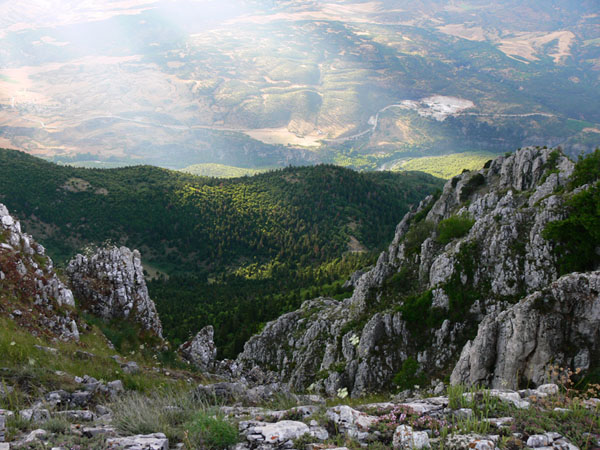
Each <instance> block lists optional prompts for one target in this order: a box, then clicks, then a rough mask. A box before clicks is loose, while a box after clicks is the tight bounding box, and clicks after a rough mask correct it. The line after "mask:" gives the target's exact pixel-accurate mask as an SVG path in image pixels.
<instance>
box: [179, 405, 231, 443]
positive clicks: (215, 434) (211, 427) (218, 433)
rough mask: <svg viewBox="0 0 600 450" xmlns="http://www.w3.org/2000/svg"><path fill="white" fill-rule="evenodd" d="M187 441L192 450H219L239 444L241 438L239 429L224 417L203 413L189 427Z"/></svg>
mask: <svg viewBox="0 0 600 450" xmlns="http://www.w3.org/2000/svg"><path fill="white" fill-rule="evenodd" d="M186 440H187V442H186V443H187V445H188V446H190V448H204V449H207V450H219V449H225V448H228V447H230V446H233V445H235V444H237V442H238V441H239V437H238V430H237V428H236V427H235V426H234V425H233V424H231V423H230V422H228V421H227V420H225V419H224V418H223V417H222V416H220V415H215V416H212V415H210V414H208V413H207V412H201V413H198V415H197V416H196V417H195V419H194V421H193V422H192V423H191V424H190V425H189V427H188V432H187V438H186Z"/></svg>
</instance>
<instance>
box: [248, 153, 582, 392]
mask: <svg viewBox="0 0 600 450" xmlns="http://www.w3.org/2000/svg"><path fill="white" fill-rule="evenodd" d="M572 171H573V163H572V162H571V161H569V160H568V159H567V158H566V157H564V156H562V155H560V154H558V153H556V154H553V153H552V150H548V149H530V148H527V149H523V150H520V151H518V152H517V153H515V154H513V155H511V156H508V157H504V156H503V157H499V158H497V159H496V160H494V161H492V162H490V163H489V164H487V165H486V167H485V168H483V169H482V170H480V171H477V172H465V173H463V174H461V175H459V176H457V177H455V178H453V179H452V180H449V181H448V182H447V183H446V185H445V186H444V189H443V192H442V193H441V195H440V196H439V198H437V199H434V198H433V197H428V198H427V199H425V200H423V201H422V202H421V204H420V205H419V206H418V207H417V208H416V209H415V210H413V211H411V212H409V213H407V214H406V216H405V217H404V218H403V220H402V221H401V222H400V224H399V225H398V226H397V228H396V234H395V236H394V238H393V240H392V242H391V244H390V246H389V248H388V250H387V251H385V252H383V253H382V254H381V255H380V257H379V259H378V261H377V263H376V265H375V266H374V267H373V268H372V269H371V270H369V271H367V272H366V273H364V274H362V275H361V276H360V277H359V278H358V279H357V278H356V277H354V278H353V279H352V280H351V281H350V284H352V285H353V286H354V287H355V289H354V292H353V294H352V296H351V297H350V298H348V299H345V300H343V301H341V302H340V301H336V300H332V299H327V298H320V299H315V300H309V301H307V302H305V303H304V304H303V305H302V306H301V308H300V309H299V310H297V311H294V312H291V313H289V314H286V315H284V316H281V317H280V318H279V319H277V320H275V321H273V322H271V323H269V324H267V326H266V327H265V328H264V330H263V332H262V333H261V334H260V335H257V336H254V337H252V338H251V339H250V340H249V341H248V342H247V343H246V345H245V347H244V351H243V352H242V353H241V354H240V356H239V357H238V361H239V362H240V364H241V365H242V366H243V367H244V368H245V369H246V370H249V369H251V368H252V366H254V365H258V366H261V367H263V368H268V369H269V370H272V371H274V372H275V373H276V374H277V375H278V377H279V379H280V380H282V381H286V382H288V384H289V385H290V387H291V388H292V389H294V390H302V389H306V388H308V387H311V388H312V389H314V390H315V391H317V392H324V393H327V394H329V395H335V394H336V392H337V390H338V389H340V388H344V387H345V388H347V389H348V391H349V392H350V394H351V395H352V396H359V395H362V394H364V393H366V392H370V391H376V390H382V389H383V390H385V389H389V388H390V383H391V380H392V378H393V377H394V375H395V374H396V373H397V372H398V371H399V370H400V368H401V367H402V364H403V362H404V361H405V360H406V359H407V358H408V357H412V358H414V359H416V360H417V361H418V363H419V366H420V370H422V371H425V372H427V373H436V371H440V370H444V369H449V368H452V367H453V364H454V363H455V361H456V358H457V355H459V354H460V351H461V349H462V347H463V345H464V342H465V341H466V339H467V336H469V335H470V333H471V330H474V328H475V327H476V326H477V324H478V323H479V322H480V321H481V320H483V318H484V317H485V316H486V315H488V314H491V313H498V312H500V311H502V310H504V309H506V308H507V307H509V306H510V305H511V304H512V303H514V302H515V300H516V299H518V298H522V297H524V296H526V295H528V294H531V293H533V292H535V291H536V290H540V289H542V288H543V287H545V286H547V285H548V284H549V283H552V282H553V281H555V280H556V279H557V277H558V271H557V268H556V261H555V258H554V255H553V253H552V244H551V243H550V242H548V241H546V240H545V239H544V238H543V237H542V230H543V229H544V227H545V226H546V224H547V223H548V222H550V221H553V220H559V219H563V218H564V217H565V215H566V211H565V208H564V207H563V201H562V197H560V196H559V195H557V194H556V193H555V190H556V189H557V188H559V187H561V186H564V185H565V184H566V183H567V181H568V178H569V176H570V174H571V173H572ZM462 215H466V216H469V217H470V218H471V219H473V220H474V224H473V226H472V227H471V229H470V230H469V231H468V233H467V234H466V235H464V236H459V237H457V238H454V239H452V240H451V241H450V242H448V243H441V242H440V240H439V239H438V235H437V231H436V230H437V227H438V224H439V223H440V222H441V221H443V220H445V219H448V218H450V217H452V216H462ZM415 227H421V228H422V229H425V230H427V231H426V232H427V233H429V236H428V237H426V238H425V239H424V240H422V241H419V242H420V248H418V247H417V250H416V251H415V249H414V244H412V247H410V246H408V245H407V239H408V238H407V236H408V235H407V233H409V232H410V230H413V229H414V228H415ZM411 239H414V236H411ZM392 279H396V280H398V279H399V280H401V281H395V284H393V287H390V283H389V280H392ZM386 283H387V284H386ZM428 291H431V305H432V306H433V307H435V308H436V310H437V311H443V316H442V319H444V318H446V319H445V320H435V321H433V322H432V323H431V324H428V325H427V333H425V334H424V333H423V332H422V331H419V330H420V328H419V326H418V324H415V319H414V318H413V319H411V320H409V321H407V319H406V318H405V317H404V316H403V313H402V312H401V307H402V305H403V303H404V302H405V300H406V299H407V297H408V295H406V294H407V292H428ZM422 301H428V300H427V299H425V300H422ZM423 319H425V317H423ZM421 328H422V327H421ZM584 356H585V355H583V356H580V359H585V358H584Z"/></svg>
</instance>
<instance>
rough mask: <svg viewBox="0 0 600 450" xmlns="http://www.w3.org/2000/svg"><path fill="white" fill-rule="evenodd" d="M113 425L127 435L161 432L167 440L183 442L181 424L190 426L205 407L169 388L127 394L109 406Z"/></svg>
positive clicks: (182, 426) (190, 396)
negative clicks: (148, 392) (149, 393)
mask: <svg viewBox="0 0 600 450" xmlns="http://www.w3.org/2000/svg"><path fill="white" fill-rule="evenodd" d="M111 409H112V411H113V423H114V425H115V426H116V427H117V429H118V430H119V431H121V432H123V433H127V434H149V433H157V432H161V433H164V434H165V435H166V436H167V437H168V438H169V440H173V441H182V440H183V438H184V431H185V430H184V425H185V424H187V423H189V422H190V421H191V420H192V419H193V418H194V416H195V415H196V414H198V411H199V410H203V409H206V405H204V404H202V403H200V402H198V401H196V400H194V398H193V395H191V394H189V393H185V392H176V391H174V390H172V389H168V390H163V391H161V392H156V393H154V394H152V395H148V396H146V395H143V394H139V393H136V392H131V393H127V394H125V395H123V396H121V397H120V398H119V399H117V400H116V401H115V402H114V403H113V404H112V405H111Z"/></svg>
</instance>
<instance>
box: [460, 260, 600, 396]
mask: <svg viewBox="0 0 600 450" xmlns="http://www.w3.org/2000/svg"><path fill="white" fill-rule="evenodd" d="M598 357H600V272H591V273H572V274H569V275H565V276H563V277H561V278H559V279H558V280H557V281H555V282H554V283H552V284H551V285H550V286H548V287H547V288H545V289H543V290H541V291H536V292H534V293H533V294H531V295H529V296H527V297H526V298H524V299H523V300H521V301H520V302H519V303H517V304H516V305H514V306H512V307H511V308H509V309H507V310H506V311H502V312H500V313H491V314H489V315H488V316H486V318H485V319H484V320H483V321H482V322H481V324H480V325H479V331H478V333H477V337H476V338H475V339H474V340H473V341H472V342H468V343H467V344H466V345H465V346H464V348H463V350H462V354H461V356H460V359H459V361H458V363H457V365H456V367H455V368H454V371H453V372H452V377H451V382H452V383H454V384H456V383H465V384H468V385H489V386H492V387H494V388H506V387H508V388H510V389H515V388H516V387H517V386H518V385H519V384H524V383H528V384H533V385H536V386H537V385H540V384H543V383H545V382H546V380H548V378H549V377H550V376H551V373H552V368H551V366H555V365H558V366H560V367H571V368H573V369H574V370H575V371H577V370H578V369H579V370H582V371H585V370H587V369H588V368H589V367H590V363H591V362H592V361H595V360H596V361H597V360H598Z"/></svg>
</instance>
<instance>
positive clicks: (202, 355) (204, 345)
mask: <svg viewBox="0 0 600 450" xmlns="http://www.w3.org/2000/svg"><path fill="white" fill-rule="evenodd" d="M214 336H215V330H214V328H213V327H212V325H208V326H206V327H204V328H202V329H201V330H200V331H199V332H198V333H197V334H196V336H194V338H193V339H191V340H189V341H187V342H185V343H183V344H181V346H180V347H179V353H180V354H181V356H183V358H184V359H186V360H187V361H189V362H190V363H192V364H193V365H194V366H196V367H197V368H198V369H200V370H202V371H210V370H212V369H213V368H214V366H215V358H216V357H217V347H216V346H215V342H214Z"/></svg>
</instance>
